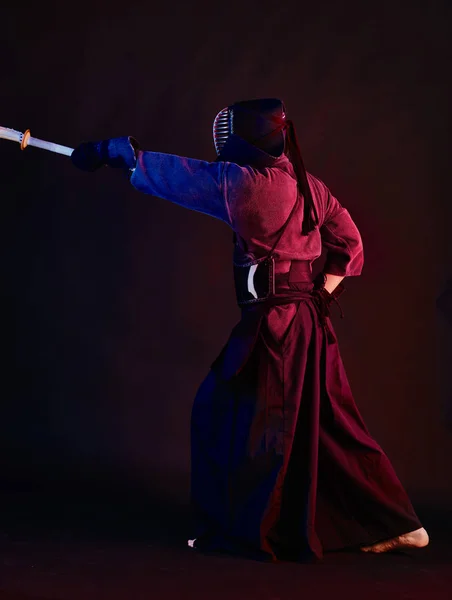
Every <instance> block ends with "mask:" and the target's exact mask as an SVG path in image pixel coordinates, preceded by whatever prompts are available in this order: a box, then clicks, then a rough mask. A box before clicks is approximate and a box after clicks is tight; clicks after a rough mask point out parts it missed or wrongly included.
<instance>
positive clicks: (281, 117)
mask: <svg viewBox="0 0 452 600" xmlns="http://www.w3.org/2000/svg"><path fill="white" fill-rule="evenodd" d="M285 128H286V111H285V108H284V104H283V102H282V101H281V100H279V99H278V98H264V99H259V100H244V101H241V102H235V103H234V104H232V105H231V106H227V107H226V108H223V109H222V110H220V112H219V113H218V114H217V116H216V117H215V119H214V122H213V142H214V146H215V151H216V153H217V156H219V157H221V153H222V150H223V148H224V147H225V145H226V142H227V141H228V139H229V138H230V137H231V136H232V135H234V136H239V137H240V138H242V139H243V140H245V141H246V142H248V143H249V144H252V145H253V146H256V147H257V148H259V149H260V150H263V151H264V152H266V153H267V154H269V155H270V156H273V157H278V156H281V154H282V153H283V152H284V146H285V133H284V130H285Z"/></svg>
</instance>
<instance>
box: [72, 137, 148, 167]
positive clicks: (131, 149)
mask: <svg viewBox="0 0 452 600" xmlns="http://www.w3.org/2000/svg"><path fill="white" fill-rule="evenodd" d="M138 150H139V144H138V142H137V141H136V139H134V138H133V137H119V138H112V139H110V140H103V141H101V142H84V143H83V144H80V146H77V148H75V150H74V151H73V152H72V154H71V160H72V162H73V164H74V165H75V166H76V167H77V168H78V169H81V170H82V171H90V172H93V171H96V170H97V169H99V168H100V167H102V166H104V165H108V166H109V167H113V168H114V169H124V170H126V171H129V172H130V171H133V169H135V167H136V162H137V151H138Z"/></svg>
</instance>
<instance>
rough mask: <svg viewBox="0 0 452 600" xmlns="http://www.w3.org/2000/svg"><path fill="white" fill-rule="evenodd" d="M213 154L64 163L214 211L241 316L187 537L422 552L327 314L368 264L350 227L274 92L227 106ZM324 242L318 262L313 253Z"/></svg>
mask: <svg viewBox="0 0 452 600" xmlns="http://www.w3.org/2000/svg"><path fill="white" fill-rule="evenodd" d="M213 135H214V144H215V148H216V152H217V159H216V160H215V161H214V162H205V161H201V160H194V159H191V158H184V157H181V156H175V155H170V154H163V153H159V152H150V151H144V150H142V149H141V148H140V146H139V144H138V142H137V141H136V140H135V139H134V138H130V137H123V138H114V139H110V140H104V141H101V142H89V143H83V144H81V145H80V146H79V147H78V148H76V149H75V151H74V153H73V154H72V160H73V162H74V164H75V165H76V166H77V167H79V168H81V169H84V170H87V171H94V170H96V169H98V168H99V167H101V166H102V165H109V166H110V167H118V168H121V169H124V170H126V171H127V172H128V173H129V177H130V182H131V184H132V185H133V186H134V187H135V188H136V189H137V190H139V191H141V192H144V193H146V194H151V195H153V196H157V197H159V198H163V199H165V200H169V201H170V202H174V203H176V204H179V205H181V206H183V207H185V208H188V209H190V210H195V211H199V212H202V213H205V214H207V215H210V216H212V217H215V218H217V219H220V220H221V221H224V222H225V223H227V224H228V225H229V227H231V229H232V231H233V235H234V254H233V272H234V280H235V288H236V294H237V302H238V305H239V307H240V308H241V320H240V322H239V323H238V324H237V325H236V326H235V327H234V328H233V330H232V333H231V335H230V338H229V340H228V342H227V343H226V345H225V347H224V348H223V350H222V351H221V353H220V355H219V356H218V358H217V359H216V360H215V361H214V363H213V364H212V367H211V369H210V372H209V373H208V375H207V377H206V379H205V380H204V381H203V383H202V384H201V386H200V388H199V391H198V393H197V395H196V398H195V401H194V405H193V411H192V420H191V469H192V472H191V503H192V507H193V511H194V515H195V522H196V531H194V532H193V533H194V535H193V538H194V539H193V540H189V545H190V546H192V547H195V548H199V549H201V550H204V551H220V552H228V553H234V554H238V555H242V556H243V555H245V556H250V557H254V558H258V559H270V560H274V561H277V560H294V561H306V560H316V559H319V558H321V557H322V555H323V552H325V551H334V550H339V549H343V548H350V549H353V548H356V549H361V550H364V551H368V552H387V551H389V550H394V549H399V548H407V547H422V546H426V545H427V543H428V535H427V532H426V531H425V529H424V528H423V527H422V525H421V523H420V521H419V519H418V517H417V516H416V513H415V511H414V509H413V507H412V505H411V503H410V500H409V498H408V496H407V494H406V492H405V490H404V488H403V487H402V484H401V483H400V481H399V479H398V478H397V476H396V474H395V472H394V469H393V467H392V466H391V464H390V461H389V460H388V458H387V456H386V455H385V453H384V452H383V450H382V449H381V447H380V446H379V445H378V444H377V443H376V442H375V440H374V439H373V438H372V437H371V436H370V434H369V432H368V430H367V428H366V426H365V424H364V422H363V420H362V418H361V416H360V414H359V412H358V409H357V407H356V405H355V402H354V399H353V396H352V392H351V390H350V386H349V382H348V380H347V376H346V373H345V370H344V366H343V363H342V360H341V356H340V353H339V348H338V343H337V339H336V335H335V332H334V328H333V326H332V324H331V320H330V309H331V307H332V304H333V303H334V302H335V301H337V297H338V296H339V295H340V293H341V292H342V291H343V289H344V285H343V281H342V280H343V279H344V277H351V276H357V275H359V274H360V273H361V270H362V266H363V246H362V241H361V236H360V234H359V231H358V229H357V227H356V225H355V223H354V222H353V220H352V218H351V217H350V214H349V213H348V211H347V210H346V209H345V208H344V207H343V206H341V204H340V203H339V202H338V200H337V199H336V198H335V197H334V196H333V195H332V193H331V192H330V190H329V189H328V188H327V187H326V185H325V184H324V183H322V181H320V180H319V179H317V178H316V177H314V176H312V175H310V174H309V173H307V172H306V170H305V168H304V166H303V161H302V157H301V154H300V149H299V146H298V142H297V138H296V133H295V129H294V125H293V123H292V121H291V120H289V119H288V118H287V117H286V110H285V107H284V104H283V102H282V101H281V100H278V99H261V100H248V101H243V102H237V103H235V104H233V105H231V106H228V107H227V108H225V109H223V110H222V111H220V112H219V113H218V115H217V117H216V118H215V121H214V126H213ZM322 248H325V250H326V262H325V265H324V269H323V272H322V273H321V274H320V275H319V276H317V277H316V278H314V277H313V274H312V273H313V269H312V267H313V263H314V261H315V260H316V259H318V258H319V257H320V256H321V253H322Z"/></svg>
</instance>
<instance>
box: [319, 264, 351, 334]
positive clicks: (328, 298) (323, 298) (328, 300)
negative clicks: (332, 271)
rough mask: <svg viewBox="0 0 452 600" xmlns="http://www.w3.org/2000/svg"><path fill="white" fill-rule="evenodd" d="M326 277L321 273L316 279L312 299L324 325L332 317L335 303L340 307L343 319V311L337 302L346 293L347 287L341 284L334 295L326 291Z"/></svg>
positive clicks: (334, 291)
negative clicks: (331, 309) (331, 311)
mask: <svg viewBox="0 0 452 600" xmlns="http://www.w3.org/2000/svg"><path fill="white" fill-rule="evenodd" d="M325 282H326V276H325V274H324V273H319V274H318V275H317V277H316V278H315V279H314V289H313V291H312V297H313V299H314V302H315V305H316V307H317V311H318V313H319V317H320V320H321V322H322V323H324V322H325V320H326V318H327V317H329V316H330V306H331V304H332V303H333V302H336V304H337V305H338V306H339V308H340V310H341V318H342V317H343V313H342V309H341V306H340V304H339V302H338V301H337V299H338V297H339V296H340V295H341V294H342V293H343V292H344V291H345V286H344V284H343V283H342V282H341V283H340V284H339V285H338V286H337V287H336V289H335V290H333V292H332V293H330V292H329V291H328V290H327V289H325Z"/></svg>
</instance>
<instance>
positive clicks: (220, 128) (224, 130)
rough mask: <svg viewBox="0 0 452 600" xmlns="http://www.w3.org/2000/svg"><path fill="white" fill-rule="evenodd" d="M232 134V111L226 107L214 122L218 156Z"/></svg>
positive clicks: (214, 139) (214, 138)
mask: <svg viewBox="0 0 452 600" xmlns="http://www.w3.org/2000/svg"><path fill="white" fill-rule="evenodd" d="M232 133H233V130H232V110H230V109H229V108H228V107H226V108H223V110H220V112H219V113H218V114H217V116H216V117H215V120H214V122H213V143H214V145H215V150H216V153H217V155H218V154H220V152H221V150H222V149H223V146H224V145H225V144H226V141H227V139H228V137H229V136H230V135H231V134H232Z"/></svg>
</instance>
